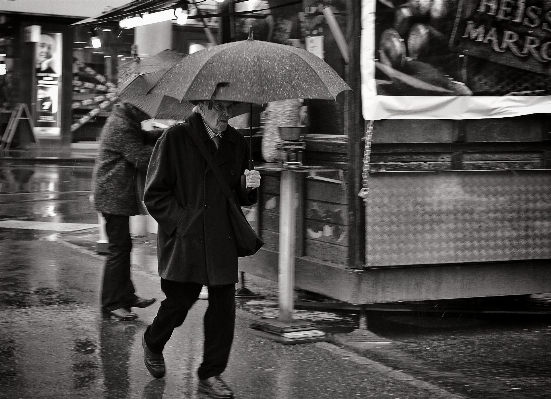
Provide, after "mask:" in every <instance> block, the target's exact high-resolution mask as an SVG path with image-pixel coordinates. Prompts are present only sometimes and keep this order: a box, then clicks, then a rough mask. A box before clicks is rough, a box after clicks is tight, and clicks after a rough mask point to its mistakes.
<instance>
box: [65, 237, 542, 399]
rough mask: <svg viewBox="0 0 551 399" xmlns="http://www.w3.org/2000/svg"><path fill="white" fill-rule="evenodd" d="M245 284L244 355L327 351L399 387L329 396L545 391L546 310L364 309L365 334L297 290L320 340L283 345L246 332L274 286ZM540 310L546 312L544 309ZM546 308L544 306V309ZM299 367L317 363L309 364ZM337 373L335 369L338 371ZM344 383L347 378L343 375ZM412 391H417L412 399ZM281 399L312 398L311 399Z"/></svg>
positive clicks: (300, 311)
mask: <svg viewBox="0 0 551 399" xmlns="http://www.w3.org/2000/svg"><path fill="white" fill-rule="evenodd" d="M95 234H96V232H93V231H88V232H82V233H80V234H73V235H70V236H67V235H65V236H64V240H65V241H67V242H68V243H70V245H75V246H79V247H81V248H85V249H84V250H86V251H91V252H93V251H95V249H94V248H95V242H94V240H95V239H96V237H97V236H95ZM134 242H135V245H134V249H133V254H134V255H133V256H135V258H134V262H145V263H147V262H156V259H155V243H154V242H151V241H147V240H146V239H145V238H143V237H135V238H134ZM155 264H156V263H155ZM152 270H154V268H152ZM246 286H247V288H249V289H250V290H251V291H252V292H254V293H256V294H259V295H262V296H263V299H260V300H256V299H238V309H239V312H238V330H237V331H236V334H237V336H240V337H248V338H247V339H246V340H245V341H241V342H240V343H238V344H237V345H244V347H250V349H249V351H253V352H254V351H255V350H257V349H260V348H259V347H257V346H255V345H256V344H254V342H256V343H260V342H261V343H262V345H263V346H262V348H263V349H262V350H263V351H268V352H267V353H266V356H271V352H270V351H272V350H275V351H276V352H277V353H280V352H282V353H286V354H290V353H295V352H296V353H310V354H312V356H314V355H313V353H318V354H321V353H323V354H324V355H323V356H325V355H327V354H328V353H329V354H331V356H335V357H336V358H339V359H346V360H347V361H350V362H351V364H353V365H354V366H353V368H354V370H356V371H355V373H363V372H365V373H367V375H368V376H369V377H368V378H367V379H366V380H365V382H364V383H363V384H367V385H369V386H371V384H372V382H373V383H376V384H380V387H385V386H387V384H388V383H389V381H394V382H392V383H391V385H392V386H393V387H394V388H398V389H399V390H401V392H399V393H398V392H396V391H393V390H391V391H392V392H391V391H387V389H388V388H381V391H379V393H378V394H377V393H370V394H357V395H354V396H339V395H336V396H330V397H332V398H343V399H346V398H348V397H365V398H368V397H374V398H383V397H397V398H401V399H404V398H438V397H442V398H450V399H451V398H462V397H469V398H477V399H478V398H495V399H501V398H518V399H521V398H522V399H525V398H543V397H547V396H546V395H547V394H548V389H549V387H551V370H549V368H548V367H547V366H546V364H547V365H548V358H549V356H550V355H551V339H550V338H551V325H550V324H549V323H551V316H549V315H550V314H551V313H550V312H547V315H545V314H542V315H540V316H538V315H533V316H530V315H517V316H515V315H505V316H501V315H500V311H499V310H498V311H497V312H496V313H495V314H492V313H489V314H488V315H487V316H484V315H482V316H480V315H478V316H477V315H476V314H475V315H473V314H458V313H453V312H451V313H450V314H449V316H448V315H446V310H445V309H443V310H442V311H441V312H440V313H436V312H433V313H430V312H424V311H422V310H420V311H417V312H415V311H413V312H398V311H392V310H391V309H392V308H389V309H390V311H386V312H370V316H369V318H368V320H369V328H370V330H369V331H367V330H363V329H358V327H359V325H358V314H357V313H351V312H340V311H333V310H332V309H335V308H338V306H335V303H329V304H328V303H320V302H309V301H308V300H307V298H306V299H305V297H304V294H303V293H300V292H297V293H295V298H296V303H295V314H294V316H293V317H294V318H296V319H300V320H305V321H307V322H312V323H314V324H315V326H316V328H319V329H320V330H323V331H325V332H326V333H327V342H319V343H314V344H297V345H282V344H280V343H278V342H276V341H273V340H270V339H266V338H265V337H262V336H258V334H256V333H255V331H254V330H253V329H252V328H251V325H252V324H253V323H256V322H258V321H261V320H262V318H264V317H277V314H278V312H277V307H278V306H277V298H278V287H277V283H275V282H272V281H268V280H265V279H262V278H258V277H255V276H253V275H249V274H247V275H246ZM318 299H319V298H318ZM329 301H330V300H329ZM309 304H310V305H311V306H309ZM502 310H503V308H502ZM539 310H545V306H543V307H540V308H539ZM547 310H551V309H549V307H547ZM252 336H254V338H252ZM251 339H252V341H251ZM266 345H267V346H266ZM242 349H243V348H241V349H239V351H241V350H242ZM278 356H279V355H278ZM296 361H297V362H300V360H296ZM333 361H334V359H333ZM288 366H289V365H288V364H287V365H286V366H285V367H288ZM305 367H314V368H317V367H319V365H317V363H315V362H314V363H311V364H309V365H308V366H306V365H305ZM324 367H325V366H324ZM327 367H329V368H331V366H327ZM274 369H277V367H274ZM342 372H344V371H339V370H335V373H337V374H339V373H342ZM343 378H344V380H346V379H347V378H348V376H343ZM379 378H382V379H383V380H384V381H379ZM387 379H388V380H387ZM344 380H343V381H344ZM377 381H378V382H377ZM335 383H336V384H339V383H338V382H335ZM354 383H357V381H356V382H354ZM394 384H398V385H394ZM412 390H414V391H415V390H420V391H419V392H417V393H415V394H414V393H413V391H412ZM251 392H252V391H251ZM382 392H384V394H383V393H382ZM251 394H252V393H251ZM393 395H394V396H393ZM239 397H241V396H239ZM251 397H254V398H258V397H262V396H260V395H258V396H255V395H253V396H251ZM267 397H270V396H267ZM278 397H279V396H278ZM281 397H282V398H293V399H294V398H295V397H296V398H298V397H304V398H313V397H316V395H312V396H309V395H305V396H281ZM321 397H324V396H321Z"/></svg>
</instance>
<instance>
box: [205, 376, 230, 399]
mask: <svg viewBox="0 0 551 399" xmlns="http://www.w3.org/2000/svg"><path fill="white" fill-rule="evenodd" d="M199 392H200V393H204V394H206V395H209V396H210V397H211V398H233V392H232V390H231V389H230V387H228V385H227V384H226V383H225V382H224V380H223V379H222V377H220V376H219V375H216V376H214V377H210V378H207V379H205V380H199Z"/></svg>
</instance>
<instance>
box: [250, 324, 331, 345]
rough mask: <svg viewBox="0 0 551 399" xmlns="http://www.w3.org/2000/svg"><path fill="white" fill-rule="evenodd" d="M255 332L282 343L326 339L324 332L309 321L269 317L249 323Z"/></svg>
mask: <svg viewBox="0 0 551 399" xmlns="http://www.w3.org/2000/svg"><path fill="white" fill-rule="evenodd" d="M251 328H252V329H253V330H256V332H258V333H262V334H257V335H261V336H264V337H266V338H270V339H273V340H275V341H278V342H281V343H284V344H299V343H308V342H319V341H325V340H326V334H325V332H323V331H320V330H318V329H316V328H315V327H314V325H312V324H310V323H305V322H302V321H295V320H291V321H282V320H279V319H269V320H263V321H259V322H255V323H252V324H251Z"/></svg>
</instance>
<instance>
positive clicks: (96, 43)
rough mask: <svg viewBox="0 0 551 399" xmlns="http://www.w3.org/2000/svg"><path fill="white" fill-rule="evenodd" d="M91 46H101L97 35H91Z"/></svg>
mask: <svg viewBox="0 0 551 399" xmlns="http://www.w3.org/2000/svg"><path fill="white" fill-rule="evenodd" d="M92 47H93V48H100V47H101V40H100V38H99V37H97V36H93V37H92Z"/></svg>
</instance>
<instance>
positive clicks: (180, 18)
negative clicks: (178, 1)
mask: <svg viewBox="0 0 551 399" xmlns="http://www.w3.org/2000/svg"><path fill="white" fill-rule="evenodd" d="M174 15H175V16H176V23H177V24H178V25H185V24H186V23H187V17H188V12H187V10H183V9H181V8H177V9H176V10H174Z"/></svg>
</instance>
